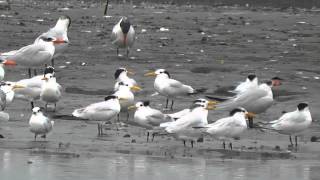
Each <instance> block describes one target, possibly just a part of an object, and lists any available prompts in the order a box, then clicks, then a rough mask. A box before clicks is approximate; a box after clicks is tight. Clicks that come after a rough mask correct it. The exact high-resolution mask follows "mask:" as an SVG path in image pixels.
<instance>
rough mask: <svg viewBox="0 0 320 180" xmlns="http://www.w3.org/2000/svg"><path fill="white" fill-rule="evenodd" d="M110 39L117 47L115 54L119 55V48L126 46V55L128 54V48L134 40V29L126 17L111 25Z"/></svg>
mask: <svg viewBox="0 0 320 180" xmlns="http://www.w3.org/2000/svg"><path fill="white" fill-rule="evenodd" d="M111 41H112V44H114V45H115V46H116V48H117V55H119V48H126V49H127V56H128V55H129V50H130V48H131V47H132V45H133V43H134V41H135V31H134V28H133V26H132V25H131V23H130V22H129V20H128V18H127V17H123V18H121V19H120V21H119V22H118V23H117V24H116V25H115V26H114V27H113V29H112V34H111Z"/></svg>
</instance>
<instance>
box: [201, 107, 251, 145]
mask: <svg viewBox="0 0 320 180" xmlns="http://www.w3.org/2000/svg"><path fill="white" fill-rule="evenodd" d="M253 116H254V114H253V113H248V112H247V111H246V110H245V109H244V108H235V109H233V110H232V111H230V116H229V117H225V118H222V119H219V120H217V121H215V122H214V123H211V124H208V125H206V126H205V131H204V132H205V133H206V134H209V135H211V136H213V137H214V138H216V139H219V140H223V149H225V148H226V145H225V140H226V139H231V138H237V137H239V136H240V135H241V134H242V133H243V132H244V131H245V130H246V129H247V128H248V126H247V122H246V120H248V117H253ZM229 147H230V149H232V143H231V142H230V143H229Z"/></svg>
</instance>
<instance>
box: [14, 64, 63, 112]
mask: <svg viewBox="0 0 320 180" xmlns="http://www.w3.org/2000/svg"><path fill="white" fill-rule="evenodd" d="M47 74H51V75H53V76H54V75H55V71H54V68H53V67H52V66H48V67H46V68H45V70H44V74H43V75H38V76H34V77H32V78H29V79H22V80H19V81H17V82H15V84H19V85H21V86H24V88H19V89H16V90H15V94H14V97H15V98H16V99H21V100H26V101H29V102H30V104H31V109H33V107H34V102H35V101H36V100H38V99H40V93H41V89H42V85H43V84H44V83H45V81H44V80H42V79H43V78H44V77H45V76H46V75H47ZM59 86H60V85H59Z"/></svg>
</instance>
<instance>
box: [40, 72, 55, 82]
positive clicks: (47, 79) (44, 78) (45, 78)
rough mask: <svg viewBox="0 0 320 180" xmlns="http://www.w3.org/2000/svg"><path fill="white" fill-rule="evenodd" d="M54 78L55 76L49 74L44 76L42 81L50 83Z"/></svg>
mask: <svg viewBox="0 0 320 180" xmlns="http://www.w3.org/2000/svg"><path fill="white" fill-rule="evenodd" d="M52 78H54V75H53V74H51V73H48V74H45V75H44V76H43V78H42V80H45V81H49V80H50V79H52Z"/></svg>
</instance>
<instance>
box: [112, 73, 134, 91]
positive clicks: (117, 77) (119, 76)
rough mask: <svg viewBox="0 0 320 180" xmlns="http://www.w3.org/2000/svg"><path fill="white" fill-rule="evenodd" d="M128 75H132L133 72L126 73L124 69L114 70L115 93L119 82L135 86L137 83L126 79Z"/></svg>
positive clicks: (128, 78)
mask: <svg viewBox="0 0 320 180" xmlns="http://www.w3.org/2000/svg"><path fill="white" fill-rule="evenodd" d="M128 74H134V73H133V72H131V71H128V70H127V69H126V68H122V67H120V68H118V69H117V70H116V72H115V73H114V78H115V80H116V83H115V85H114V91H117V90H118V89H119V83H120V82H124V83H126V84H129V85H130V86H136V85H137V82H136V81H135V80H134V79H132V78H130V77H128Z"/></svg>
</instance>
